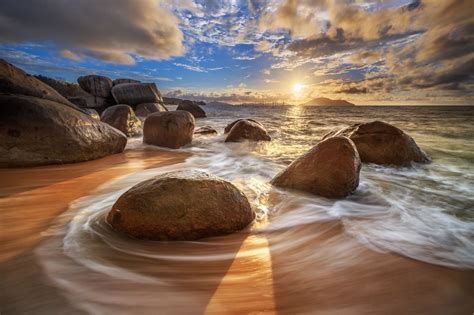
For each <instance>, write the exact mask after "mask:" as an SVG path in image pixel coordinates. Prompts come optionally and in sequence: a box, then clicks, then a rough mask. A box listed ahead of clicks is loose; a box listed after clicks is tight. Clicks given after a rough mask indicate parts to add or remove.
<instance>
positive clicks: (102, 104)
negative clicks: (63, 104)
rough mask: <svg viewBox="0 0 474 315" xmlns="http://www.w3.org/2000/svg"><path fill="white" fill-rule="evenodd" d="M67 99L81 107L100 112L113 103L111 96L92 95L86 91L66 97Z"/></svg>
mask: <svg viewBox="0 0 474 315" xmlns="http://www.w3.org/2000/svg"><path fill="white" fill-rule="evenodd" d="M68 100H69V101H71V102H72V103H74V104H76V105H77V106H79V107H82V108H94V109H97V110H98V111H100V112H102V111H103V110H104V109H106V108H107V107H109V106H111V105H114V102H113V100H112V99H111V98H105V97H100V96H94V95H92V94H89V93H87V92H84V93H83V94H81V95H77V96H71V97H68Z"/></svg>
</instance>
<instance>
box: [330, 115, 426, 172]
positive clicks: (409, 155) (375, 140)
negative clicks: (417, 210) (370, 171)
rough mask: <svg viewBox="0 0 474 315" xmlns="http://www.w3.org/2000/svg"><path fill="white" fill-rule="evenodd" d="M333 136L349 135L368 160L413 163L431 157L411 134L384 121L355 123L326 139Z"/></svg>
mask: <svg viewBox="0 0 474 315" xmlns="http://www.w3.org/2000/svg"><path fill="white" fill-rule="evenodd" d="M333 136H346V137H349V138H350V139H351V140H352V141H353V142H354V143H355V145H356V147H357V150H358V151H359V155H360V158H361V160H362V162H365V163H375V164H380V165H396V166H410V165H411V163H412V162H416V163H429V162H430V158H429V157H428V156H427V155H426V153H425V152H424V151H423V150H422V149H421V148H420V147H418V145H417V144H416V142H415V140H413V138H412V137H410V136H409V135H407V134H406V133H404V132H403V131H402V130H400V129H398V128H397V127H395V126H392V125H390V124H387V123H385V122H382V121H373V122H369V123H365V124H356V125H353V126H351V127H348V128H345V129H342V130H338V131H332V132H330V133H328V134H326V135H325V136H324V137H323V139H327V138H329V137H333Z"/></svg>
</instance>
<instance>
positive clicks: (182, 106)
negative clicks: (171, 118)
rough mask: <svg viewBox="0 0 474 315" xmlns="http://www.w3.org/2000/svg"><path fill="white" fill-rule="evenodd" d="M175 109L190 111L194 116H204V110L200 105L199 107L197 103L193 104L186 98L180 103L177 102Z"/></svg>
mask: <svg viewBox="0 0 474 315" xmlns="http://www.w3.org/2000/svg"><path fill="white" fill-rule="evenodd" d="M176 110H185V111H187V112H190V113H191V114H192V115H193V116H194V118H205V117H206V112H205V111H204V110H203V109H202V108H201V107H199V105H197V104H195V103H194V102H193V101H188V100H184V101H182V102H181V103H179V105H178V107H177V108H176Z"/></svg>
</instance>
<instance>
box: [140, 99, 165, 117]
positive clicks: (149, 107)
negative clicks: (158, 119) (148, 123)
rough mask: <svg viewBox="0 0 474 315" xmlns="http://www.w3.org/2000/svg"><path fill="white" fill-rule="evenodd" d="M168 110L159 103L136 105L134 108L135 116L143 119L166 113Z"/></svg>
mask: <svg viewBox="0 0 474 315" xmlns="http://www.w3.org/2000/svg"><path fill="white" fill-rule="evenodd" d="M167 111H168V109H167V108H166V107H165V106H164V105H162V104H160V103H143V104H138V105H137V107H136V108H135V114H136V115H137V116H138V117H140V118H142V119H144V118H146V117H148V116H149V115H151V114H153V113H159V112H167Z"/></svg>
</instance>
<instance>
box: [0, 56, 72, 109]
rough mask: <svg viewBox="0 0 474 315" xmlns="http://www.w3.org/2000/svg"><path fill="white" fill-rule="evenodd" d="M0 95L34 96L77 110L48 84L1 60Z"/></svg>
mask: <svg viewBox="0 0 474 315" xmlns="http://www.w3.org/2000/svg"><path fill="white" fill-rule="evenodd" d="M0 93H5V94H20V95H26V96H34V97H38V98H42V99H45V100H50V101H53V102H57V103H60V104H64V105H67V106H70V107H73V108H78V107H77V106H76V105H74V104H72V103H71V102H70V101H68V100H67V99H66V98H65V97H64V96H62V95H61V94H59V92H58V91H56V90H55V89H54V88H52V87H51V86H49V85H48V84H46V83H44V82H42V81H40V80H39V79H37V78H35V77H34V76H31V75H29V74H27V73H26V72H24V71H23V70H21V69H19V68H17V67H15V66H14V65H12V64H10V63H8V62H6V61H5V60H3V59H0Z"/></svg>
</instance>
